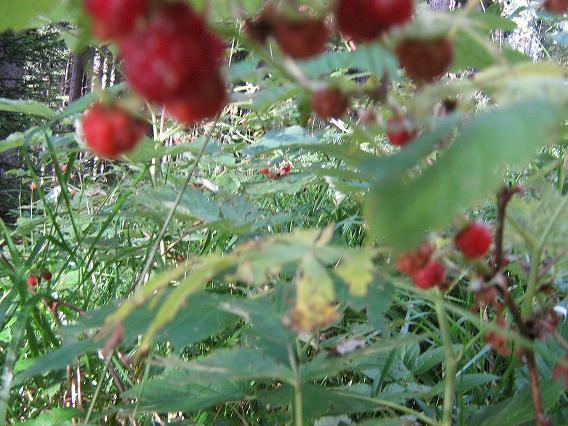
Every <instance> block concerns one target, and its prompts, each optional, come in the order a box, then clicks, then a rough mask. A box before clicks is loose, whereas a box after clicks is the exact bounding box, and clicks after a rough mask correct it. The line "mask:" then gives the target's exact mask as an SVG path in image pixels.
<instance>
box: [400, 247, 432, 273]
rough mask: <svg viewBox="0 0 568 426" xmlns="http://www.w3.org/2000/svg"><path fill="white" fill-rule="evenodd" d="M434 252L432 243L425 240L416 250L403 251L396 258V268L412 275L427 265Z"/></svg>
mask: <svg viewBox="0 0 568 426" xmlns="http://www.w3.org/2000/svg"><path fill="white" fill-rule="evenodd" d="M433 252H434V249H433V248H432V246H431V245H430V243H428V242H423V243H422V244H421V245H420V247H418V248H417V249H416V250H413V251H409V252H406V253H402V254H401V255H400V256H398V258H397V259H396V269H398V270H399V271H400V272H401V273H402V274H404V275H408V276H409V277H411V276H412V275H414V274H415V273H416V272H418V271H419V270H420V269H422V268H424V266H426V264H427V263H428V261H429V260H430V257H432V253H433Z"/></svg>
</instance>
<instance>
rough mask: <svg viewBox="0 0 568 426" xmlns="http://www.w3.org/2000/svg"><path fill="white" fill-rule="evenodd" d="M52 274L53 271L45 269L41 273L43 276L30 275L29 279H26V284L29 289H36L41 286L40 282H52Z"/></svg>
mask: <svg viewBox="0 0 568 426" xmlns="http://www.w3.org/2000/svg"><path fill="white" fill-rule="evenodd" d="M52 276H53V275H52V273H51V271H49V269H43V270H42V271H41V274H39V275H38V274H36V273H32V274H29V275H28V277H27V278H26V284H27V285H28V286H29V287H35V286H37V285H38V284H39V282H40V281H41V280H42V279H43V280H45V281H51V278H52Z"/></svg>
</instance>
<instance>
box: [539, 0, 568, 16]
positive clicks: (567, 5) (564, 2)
mask: <svg viewBox="0 0 568 426" xmlns="http://www.w3.org/2000/svg"><path fill="white" fill-rule="evenodd" d="M543 6H544V9H545V10H547V11H548V12H550V13H557V14H563V13H566V11H567V10H568V0H546V1H545V2H544V5H543Z"/></svg>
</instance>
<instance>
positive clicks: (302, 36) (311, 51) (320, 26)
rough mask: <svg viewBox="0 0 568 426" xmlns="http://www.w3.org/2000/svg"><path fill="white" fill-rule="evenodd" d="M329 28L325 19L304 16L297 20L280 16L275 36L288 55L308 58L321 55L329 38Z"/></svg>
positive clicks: (296, 57)
mask: <svg viewBox="0 0 568 426" xmlns="http://www.w3.org/2000/svg"><path fill="white" fill-rule="evenodd" d="M329 34H330V32H329V28H328V26H327V24H326V23H325V21H324V20H323V19H317V18H302V19H301V20H298V21H295V20H290V19H288V18H286V17H283V16H281V17H279V18H278V19H277V20H276V21H275V23H274V38H275V39H276V41H277V43H278V45H279V46H280V48H281V49H282V51H284V53H286V54H287V55H288V56H291V57H292V58H295V59H306V58H310V57H312V56H316V55H319V54H320V53H322V52H323V51H324V50H325V45H326V43H327V41H328V40H329Z"/></svg>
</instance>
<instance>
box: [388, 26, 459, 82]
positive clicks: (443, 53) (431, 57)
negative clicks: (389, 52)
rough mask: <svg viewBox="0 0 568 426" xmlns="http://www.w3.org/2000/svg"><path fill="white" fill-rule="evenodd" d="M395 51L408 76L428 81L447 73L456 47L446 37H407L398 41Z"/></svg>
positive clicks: (420, 80)
mask: <svg viewBox="0 0 568 426" xmlns="http://www.w3.org/2000/svg"><path fill="white" fill-rule="evenodd" d="M395 53H396V56H397V58H398V61H399V62H400V66H401V67H403V68H404V69H405V70H406V74H407V75H408V77H410V78H411V79H413V80H416V81H419V82H425V83H428V82H431V81H433V80H436V79H438V78H440V77H441V76H442V75H444V74H445V73H446V71H447V69H448V68H449V66H450V65H451V63H452V60H453V57H454V47H453V45H452V42H451V41H450V40H449V39H448V38H446V37H440V38H437V39H427V40H421V39H414V38H407V39H404V40H401V41H399V42H398V44H397V45H396V48H395Z"/></svg>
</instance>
